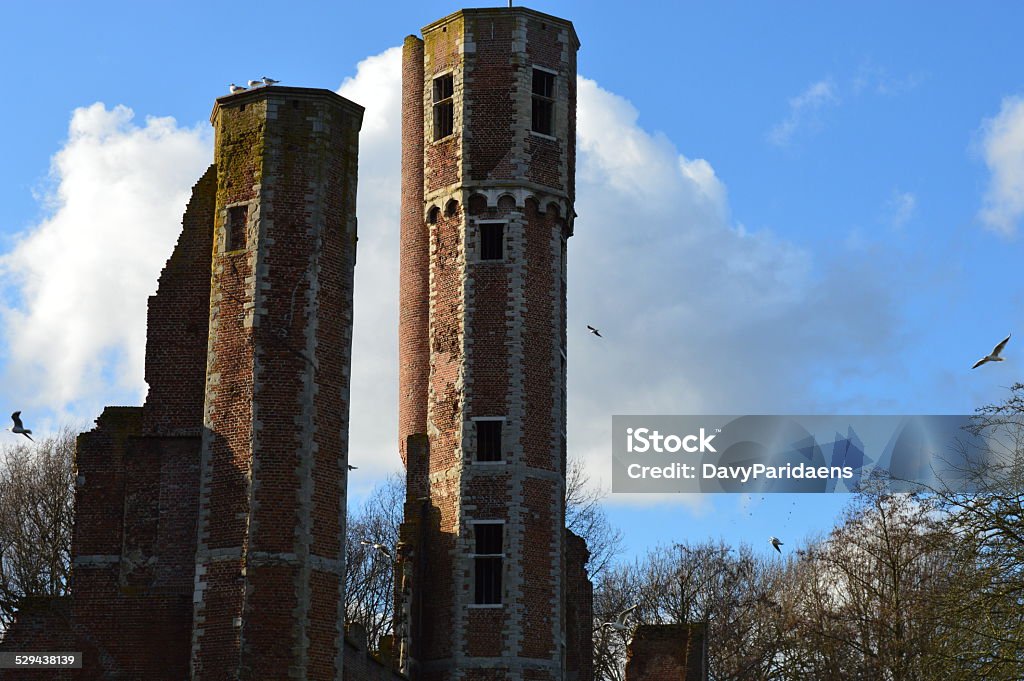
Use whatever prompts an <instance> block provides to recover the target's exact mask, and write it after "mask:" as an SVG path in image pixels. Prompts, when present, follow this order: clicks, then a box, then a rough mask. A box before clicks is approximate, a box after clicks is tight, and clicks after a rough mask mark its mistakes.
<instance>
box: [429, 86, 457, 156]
mask: <svg viewBox="0 0 1024 681" xmlns="http://www.w3.org/2000/svg"><path fill="white" fill-rule="evenodd" d="M454 94H455V79H454V77H453V76H452V74H450V73H449V74H447V75H444V76H438V77H437V78H435V79H434V141H435V142H436V141H437V140H439V139H442V138H444V137H447V136H448V135H450V134H452V132H454V131H455V104H454V100H453V95H454Z"/></svg>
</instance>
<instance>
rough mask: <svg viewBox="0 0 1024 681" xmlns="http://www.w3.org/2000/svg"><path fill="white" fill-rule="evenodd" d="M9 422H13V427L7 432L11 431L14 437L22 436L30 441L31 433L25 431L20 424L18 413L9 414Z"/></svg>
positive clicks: (19, 414)
mask: <svg viewBox="0 0 1024 681" xmlns="http://www.w3.org/2000/svg"><path fill="white" fill-rule="evenodd" d="M11 420H12V421H14V425H13V426H11V427H10V428H8V429H7V430H9V431H11V432H12V433H14V434H15V435H24V436H25V437H27V438H28V439H29V440H32V431H31V430H28V429H26V428H25V426H24V425H23V424H22V422H21V412H20V411H16V412H14V413H13V414H11ZM32 442H35V440H32Z"/></svg>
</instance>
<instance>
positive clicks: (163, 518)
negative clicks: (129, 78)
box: [5, 87, 391, 680]
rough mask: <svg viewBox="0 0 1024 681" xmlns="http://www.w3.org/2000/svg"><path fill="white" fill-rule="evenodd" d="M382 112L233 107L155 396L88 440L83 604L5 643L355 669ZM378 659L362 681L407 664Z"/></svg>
mask: <svg viewBox="0 0 1024 681" xmlns="http://www.w3.org/2000/svg"><path fill="white" fill-rule="evenodd" d="M361 118H362V109H361V107H359V106H357V105H355V104H352V103H351V102H348V101H346V100H344V99H342V98H341V97H338V96H337V95H336V94H334V93H332V92H330V91H326V90H306V89H298V88H280V87H275V88H262V89H259V90H251V91H249V92H247V93H244V94H242V95H237V96H234V97H229V98H224V99H222V100H219V101H218V103H217V106H216V107H215V109H214V114H213V122H214V124H215V127H216V130H217V142H216V158H215V163H214V166H213V167H212V168H211V169H210V170H208V171H207V172H206V174H205V175H204V176H203V177H202V179H200V181H199V182H198V183H197V184H196V186H195V188H194V190H193V196H192V200H191V201H190V202H189V205H188V208H187V210H186V213H185V217H184V220H183V230H182V233H181V236H180V238H179V240H178V243H177V245H176V247H175V249H174V252H173V254H172V256H171V258H170V260H169V261H168V264H167V266H166V268H165V269H164V272H163V274H162V275H161V279H160V284H159V288H158V292H157V294H156V295H155V296H153V297H152V298H151V299H150V314H149V334H148V345H147V354H146V377H147V380H148V381H150V392H149V395H148V398H147V401H146V405H145V407H142V408H137V407H108V408H107V409H106V410H104V412H103V414H102V415H101V416H100V418H99V419H98V420H97V427H96V428H95V429H94V430H92V431H90V432H88V433H85V434H83V435H81V436H80V438H79V441H78V448H77V454H76V456H77V464H78V469H79V474H80V480H79V485H78V486H77V490H76V497H77V498H76V504H77V515H76V523H75V530H74V536H73V542H72V564H73V570H72V583H71V588H72V594H73V597H72V598H71V599H70V600H69V601H67V602H64V601H54V605H53V607H48V608H42V609H37V610H36V611H33V612H29V611H26V612H25V613H24V616H23V617H21V618H19V621H18V624H17V626H16V627H15V628H13V629H12V632H13V634H16V635H12V636H11V637H10V638H9V639H8V640H6V641H5V646H6V645H7V644H8V643H10V644H11V645H14V644H15V643H18V645H24V646H26V647H27V648H24V649H34V650H41V649H47V647H48V646H49V642H53V645H56V642H58V641H62V642H65V643H66V645H60V646H58V647H56V648H52V647H51V648H49V649H60V650H82V651H84V652H86V658H85V665H86V668H85V670H84V671H83V672H75V673H74V674H76V675H75V676H69V677H68V678H121V679H176V680H180V679H183V678H193V679H207V678H213V679H222V678H223V679H255V678H260V679H262V678H274V679H285V678H301V679H341V678H342V676H343V658H344V657H346V656H352V655H353V654H352V653H351V652H350V651H348V650H347V649H346V648H345V645H344V609H343V603H342V585H343V583H344V533H345V520H344V517H345V499H346V482H347V480H346V477H347V460H348V458H347V457H348V452H347V431H348V402H349V376H350V371H349V363H350V348H351V325H352V281H353V278H352V274H353V268H354V265H355V242H356V222H355V191H356V159H357V154H358V132H359V127H360V123H361ZM239 207H242V209H241V212H239ZM241 214H244V216H245V219H244V221H243V220H241V219H238V215H241ZM232 216H234V217H232ZM232 228H237V229H240V230H241V231H232ZM229 248H230V249H231V250H228V249H229ZM211 258H212V259H211ZM40 646H43V647H42V648H41V647H40ZM364 658H366V655H365V652H364V653H362V654H361V656H359V655H356V656H355V657H354V658H353V659H355V660H356V662H355V665H356V669H365V670H370V671H367V672H366V674H363V675H361V676H358V677H352V676H346V678H384V677H386V676H388V675H390V673H391V672H390V669H389V668H388V667H387V666H386V665H381V664H379V663H377V662H375V661H372V660H369V661H368V660H367V659H364Z"/></svg>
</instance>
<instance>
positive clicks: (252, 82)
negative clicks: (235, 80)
mask: <svg viewBox="0 0 1024 681" xmlns="http://www.w3.org/2000/svg"><path fill="white" fill-rule="evenodd" d="M260 85H263V81H262V80H250V81H249V87H259V86H260Z"/></svg>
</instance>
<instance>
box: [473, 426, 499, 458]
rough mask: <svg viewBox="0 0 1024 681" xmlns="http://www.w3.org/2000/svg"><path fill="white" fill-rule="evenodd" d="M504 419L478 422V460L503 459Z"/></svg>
mask: <svg viewBox="0 0 1024 681" xmlns="http://www.w3.org/2000/svg"><path fill="white" fill-rule="evenodd" d="M502 425H503V422H502V421H477V422H476V460H477V461H501V460H502V457H501V427H502Z"/></svg>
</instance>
